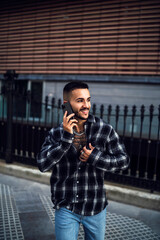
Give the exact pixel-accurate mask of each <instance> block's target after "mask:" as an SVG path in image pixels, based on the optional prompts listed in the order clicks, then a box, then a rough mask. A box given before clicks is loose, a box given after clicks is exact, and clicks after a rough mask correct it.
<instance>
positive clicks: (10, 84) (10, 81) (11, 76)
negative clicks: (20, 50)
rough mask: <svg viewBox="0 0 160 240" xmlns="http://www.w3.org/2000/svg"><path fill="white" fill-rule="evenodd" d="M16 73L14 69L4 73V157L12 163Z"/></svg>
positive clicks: (7, 161)
mask: <svg viewBox="0 0 160 240" xmlns="http://www.w3.org/2000/svg"><path fill="white" fill-rule="evenodd" d="M17 76H18V75H17V74H16V73H15V71H14V70H7V72H6V74H4V77H5V81H6V83H7V85H6V88H7V89H6V93H7V145H6V154H5V159H6V163H12V120H13V88H14V80H15V78H16V77H17Z"/></svg>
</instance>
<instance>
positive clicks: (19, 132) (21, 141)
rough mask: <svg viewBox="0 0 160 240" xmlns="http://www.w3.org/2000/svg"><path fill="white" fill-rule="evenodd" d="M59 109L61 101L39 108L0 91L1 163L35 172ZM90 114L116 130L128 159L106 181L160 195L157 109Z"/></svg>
mask: <svg viewBox="0 0 160 240" xmlns="http://www.w3.org/2000/svg"><path fill="white" fill-rule="evenodd" d="M13 93H14V94H13ZM9 94H11V96H9ZM8 101H10V103H9V102H8ZM61 104H62V102H61V100H60V99H59V100H56V99H54V98H52V99H50V98H49V97H48V96H47V97H46V98H45V102H44V103H40V102H36V101H35V100H34V99H33V98H32V96H31V95H30V93H29V92H28V93H27V92H25V93H23V95H22V94H18V93H16V92H15V91H12V89H10V91H9V89H8V91H7V92H6V91H3V89H2V92H1V94H0V158H4V159H6V162H8V163H9V162H13V161H14V162H21V163H23V164H29V165H35V166H36V160H35V157H36V154H37V152H38V151H39V150H40V147H41V145H42V143H43V141H44V138H45V136H46V134H47V132H48V131H49V130H50V129H51V128H52V127H54V126H56V125H58V124H59V123H60V122H61V121H62V117H63V112H62V108H61ZM11 107H12V109H10V108H11ZM91 113H92V114H93V115H97V116H99V117H101V118H103V119H104V121H106V122H108V123H110V124H111V125H112V126H113V127H114V128H115V130H116V131H117V132H118V133H119V135H120V137H121V138H122V140H123V141H124V143H125V146H126V149H127V152H128V154H129V156H130V159H131V163H130V167H129V169H128V170H126V171H123V172H116V173H106V175H105V178H106V180H108V181H112V182H117V183H122V184H127V185H132V186H136V187H141V188H146V189H149V190H151V191H160V171H159V170H160V105H159V106H158V107H154V106H153V105H151V106H150V107H145V106H141V107H136V106H133V107H131V108H130V107H128V106H127V105H126V106H124V107H120V106H118V105H117V106H115V107H112V106H111V105H108V106H104V105H103V104H102V105H96V104H92V108H91Z"/></svg>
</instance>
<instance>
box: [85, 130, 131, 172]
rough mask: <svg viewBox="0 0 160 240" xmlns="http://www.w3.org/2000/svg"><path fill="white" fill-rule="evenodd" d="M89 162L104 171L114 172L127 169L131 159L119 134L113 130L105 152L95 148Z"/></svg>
mask: <svg viewBox="0 0 160 240" xmlns="http://www.w3.org/2000/svg"><path fill="white" fill-rule="evenodd" d="M87 162H88V163H89V164H92V165H93V166H95V167H96V168H98V169H101V170H103V171H111V172H114V171H117V170H125V169H127V167H128V166H129V162H130V159H129V156H128V155H127V153H126V149H125V146H124V144H123V143H122V142H120V138H119V136H118V134H117V133H116V132H115V130H114V129H113V128H112V129H111V131H110V134H109V136H108V138H107V141H106V144H105V147H104V151H101V150H99V149H97V148H96V147H95V148H94V149H93V151H92V153H91V154H90V156H89V159H88V161H87Z"/></svg>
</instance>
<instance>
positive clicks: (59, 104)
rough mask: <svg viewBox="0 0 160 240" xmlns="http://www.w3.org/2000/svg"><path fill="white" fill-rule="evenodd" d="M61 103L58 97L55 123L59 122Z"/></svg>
mask: <svg viewBox="0 0 160 240" xmlns="http://www.w3.org/2000/svg"><path fill="white" fill-rule="evenodd" d="M61 105H62V101H61V99H58V108H57V111H58V116H57V125H58V124H59V123H60V110H61Z"/></svg>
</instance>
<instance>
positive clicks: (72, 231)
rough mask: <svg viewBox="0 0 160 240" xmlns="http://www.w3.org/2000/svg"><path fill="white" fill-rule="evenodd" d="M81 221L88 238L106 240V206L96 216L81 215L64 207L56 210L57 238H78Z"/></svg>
mask: <svg viewBox="0 0 160 240" xmlns="http://www.w3.org/2000/svg"><path fill="white" fill-rule="evenodd" d="M80 223H82V225H83V228H84V233H85V239H86V240H104V235H105V225H106V208H105V209H104V210H103V211H102V212H100V213H99V214H96V215H94V216H81V215H78V214H76V213H73V212H72V211H70V210H68V209H66V208H63V207H62V208H60V209H59V210H56V211H55V233H56V240H77V238H78V232H79V226H80Z"/></svg>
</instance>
